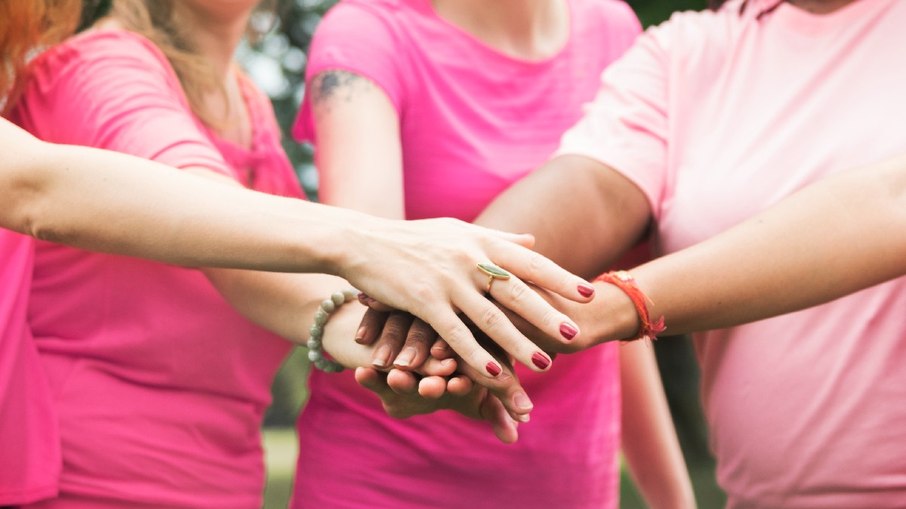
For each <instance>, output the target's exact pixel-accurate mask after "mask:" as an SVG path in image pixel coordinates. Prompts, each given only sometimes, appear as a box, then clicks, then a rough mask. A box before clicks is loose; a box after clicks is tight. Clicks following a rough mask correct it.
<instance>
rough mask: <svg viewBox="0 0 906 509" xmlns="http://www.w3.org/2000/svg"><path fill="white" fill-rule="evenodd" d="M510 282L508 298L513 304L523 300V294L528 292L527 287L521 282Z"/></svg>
mask: <svg viewBox="0 0 906 509" xmlns="http://www.w3.org/2000/svg"><path fill="white" fill-rule="evenodd" d="M511 281H512V283H511V284H510V297H511V298H512V299H513V301H514V302H521V301H522V300H523V299H524V298H525V292H526V291H527V290H528V286H527V285H526V284H525V283H523V282H521V281H514V280H511Z"/></svg>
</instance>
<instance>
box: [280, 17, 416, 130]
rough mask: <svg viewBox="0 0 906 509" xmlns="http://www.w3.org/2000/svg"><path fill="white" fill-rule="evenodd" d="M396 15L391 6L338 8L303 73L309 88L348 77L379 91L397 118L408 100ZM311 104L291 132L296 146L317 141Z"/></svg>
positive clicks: (305, 103) (307, 99)
mask: <svg viewBox="0 0 906 509" xmlns="http://www.w3.org/2000/svg"><path fill="white" fill-rule="evenodd" d="M392 11H393V10H392V9H391V8H389V7H387V6H380V5H378V6H367V5H364V4H361V3H340V4H338V5H336V6H335V7H333V8H332V9H331V10H330V11H329V12H328V13H327V15H326V16H325V17H324V19H323V20H322V21H321V24H320V25H318V29H317V31H316V32H315V35H314V38H313V39H312V43H311V49H310V50H309V54H308V64H307V66H306V69H305V76H306V79H305V82H306V84H310V83H311V80H312V78H314V77H315V76H317V75H318V74H321V73H323V72H325V71H330V70H342V71H348V72H351V73H354V74H357V75H359V76H361V77H363V78H366V79H368V80H369V81H371V82H373V83H374V84H375V85H377V86H378V87H379V88H380V89H381V90H383V91H384V93H385V94H386V95H387V98H388V99H389V100H390V103H391V104H392V105H393V107H394V109H396V111H397V112H399V111H400V109H401V103H402V98H403V96H404V94H403V90H402V83H403V80H402V79H401V77H400V69H399V59H400V56H399V51H398V48H399V41H398V39H397V36H396V34H395V32H394V30H393V21H392V16H393V12H392ZM310 101H311V97H310V94H305V95H304V97H303V99H302V106H301V108H300V111H299V116H298V118H297V119H296V123H295V126H294V127H293V136H294V137H295V138H296V140H298V141H308V142H314V139H315V132H314V119H313V118H312V112H311V102H310Z"/></svg>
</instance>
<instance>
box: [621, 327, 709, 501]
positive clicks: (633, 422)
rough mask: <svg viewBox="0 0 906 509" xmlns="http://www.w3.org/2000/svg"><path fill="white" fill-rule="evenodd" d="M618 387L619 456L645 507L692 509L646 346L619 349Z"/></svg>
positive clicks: (680, 457) (654, 366)
mask: <svg viewBox="0 0 906 509" xmlns="http://www.w3.org/2000/svg"><path fill="white" fill-rule="evenodd" d="M620 387H621V393H622V427H621V429H622V443H623V454H624V455H625V457H626V461H627V462H628V464H629V469H630V471H631V473H632V476H633V479H635V482H636V485H637V486H638V488H639V491H640V492H641V493H642V496H643V497H644V498H645V501H646V502H647V503H648V505H649V507H654V508H668V507H669V508H688V507H694V506H695V497H694V495H693V492H692V483H691V481H690V479H689V474H688V472H687V469H686V464H685V462H684V460H683V455H682V451H681V450H680V447H679V442H678V441H677V438H676V432H675V431H674V428H673V421H672V419H671V418H670V410H669V408H668V407H667V400H666V398H665V397H664V391H663V390H662V388H661V378H660V375H659V374H658V369H657V362H656V360H655V358H654V348H653V346H652V345H651V344H650V343H648V342H635V343H627V344H622V345H620Z"/></svg>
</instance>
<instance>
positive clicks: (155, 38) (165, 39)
mask: <svg viewBox="0 0 906 509" xmlns="http://www.w3.org/2000/svg"><path fill="white" fill-rule="evenodd" d="M0 1H3V0H0ZM176 1H179V0H114V1H113V6H112V9H111V11H110V15H111V16H112V17H113V19H115V20H116V21H117V22H118V23H119V24H120V25H122V27H123V28H125V29H126V30H130V31H132V32H135V33H137V34H139V35H142V36H143V37H145V38H147V39H148V40H150V41H151V42H152V43H154V45H155V46H157V47H158V49H160V50H161V52H163V54H164V56H165V57H166V58H167V60H169V62H170V65H171V66H172V67H173V70H174V71H175V72H176V76H177V77H178V78H179V82H180V84H181V85H182V88H183V91H184V92H185V94H186V98H187V99H188V101H189V106H190V107H191V108H192V111H193V112H194V113H195V114H196V115H198V117H199V118H200V119H201V120H202V122H204V123H205V124H207V125H209V126H212V127H219V125H218V124H219V122H218V119H217V118H216V116H215V115H214V114H213V113H212V112H211V111H209V110H208V108H207V107H206V106H205V101H204V98H205V96H207V95H208V94H210V93H215V94H219V95H220V96H221V98H222V99H223V101H224V104H226V103H227V100H226V92H225V90H224V89H223V84H222V83H221V82H220V81H219V80H218V77H217V75H216V73H215V71H214V68H213V66H212V65H211V64H210V63H209V62H208V61H207V60H206V59H205V58H204V57H202V56H201V55H199V54H198V50H197V48H195V47H194V46H193V45H192V42H191V41H192V39H191V37H190V36H189V33H188V29H189V27H184V26H182V25H181V24H180V23H179V22H178V20H177V16H176V9H175V2H176ZM262 4H263V6H264V8H265V9H271V10H272V9H274V8H275V7H274V6H273V4H274V2H268V1H265V2H262ZM261 8H262V6H259V9H261ZM248 35H249V36H252V37H255V36H259V35H261V34H255V33H248Z"/></svg>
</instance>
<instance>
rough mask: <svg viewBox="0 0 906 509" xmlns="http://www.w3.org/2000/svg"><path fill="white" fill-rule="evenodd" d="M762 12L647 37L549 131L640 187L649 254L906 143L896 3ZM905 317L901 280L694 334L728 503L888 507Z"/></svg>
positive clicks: (905, 498) (904, 10) (903, 42)
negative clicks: (576, 110) (823, 11)
mask: <svg viewBox="0 0 906 509" xmlns="http://www.w3.org/2000/svg"><path fill="white" fill-rule="evenodd" d="M777 4H778V2H777V1H776V0H774V1H766V0H765V1H754V2H753V1H750V2H749V5H748V7H747V8H746V10H745V12H743V13H742V14H741V15H740V14H739V11H740V4H739V2H731V3H730V5H728V6H727V7H726V8H725V9H724V10H722V11H720V12H718V13H710V12H709V13H685V14H677V15H675V16H674V17H673V18H672V19H671V20H670V21H669V22H667V23H665V24H664V25H662V26H660V27H658V28H655V29H652V30H650V31H649V33H647V34H646V35H645V36H644V37H642V38H640V39H639V42H638V43H637V44H636V46H635V47H634V48H633V49H632V50H630V51H629V52H628V53H627V54H626V56H625V58H624V59H622V60H621V61H620V62H619V63H618V64H615V65H614V66H612V67H611V68H610V69H608V71H607V72H606V73H605V74H604V83H603V87H602V88H601V91H600V93H599V95H598V97H597V99H596V100H595V101H594V104H593V105H592V106H591V108H590V110H589V113H588V115H587V116H586V117H585V118H584V119H583V120H582V122H581V123H579V124H578V125H577V127H575V128H574V129H573V130H571V131H570V132H569V133H568V134H567V135H566V137H565V139H564V143H563V146H562V147H561V149H560V152H561V153H570V154H582V155H586V156H589V157H592V158H594V159H597V160H599V161H602V162H604V163H606V164H609V165H611V166H612V167H614V168H616V169H617V170H619V171H620V172H622V173H623V174H625V175H626V176H627V177H629V178H630V179H632V180H633V181H634V182H635V183H636V184H637V185H638V186H639V187H640V188H641V189H642V190H643V191H644V192H645V194H646V195H647V197H648V199H649V200H650V202H651V206H652V211H653V213H654V216H655V217H656V219H657V225H658V233H659V236H660V244H661V246H662V248H663V250H664V251H665V252H671V251H676V250H678V249H681V248H684V247H686V246H689V245H691V244H694V243H696V242H699V241H701V240H703V239H706V238H708V237H710V236H712V235H714V234H716V233H718V232H721V231H723V230H725V229H726V228H728V227H730V226H731V225H733V224H736V223H738V222H740V221H742V220H744V219H746V218H748V217H750V216H752V215H753V214H755V213H757V212H759V211H761V210H764V209H766V208H768V207H769V206H771V205H772V204H774V203H776V202H778V201H779V200H781V199H783V198H784V197H786V196H788V195H789V194H790V193H792V192H794V191H796V190H797V189H801V188H803V187H805V186H807V185H809V184H810V183H812V182H815V181H817V180H819V179H821V178H822V177H824V176H826V175H830V174H833V173H836V172H838V171H841V170H845V169H850V168H854V167H858V166H860V165H863V164H867V163H872V162H876V161H878V160H881V159H884V158H887V157H889V156H893V155H895V154H902V153H904V152H906V130H904V125H903V119H904V118H906V94H904V92H903V90H904V89H903V83H904V82H906V65H904V60H903V48H906V30H904V27H906V2H903V1H902V0H861V1H856V2H853V3H852V4H849V5H848V6H846V7H844V8H842V9H840V10H838V11H836V12H833V13H831V14H827V15H814V14H809V13H807V12H806V11H803V10H801V9H799V8H797V7H795V6H792V5H790V4H788V3H782V4H780V5H779V6H778V5H777ZM775 6H776V9H774V10H773V11H771V10H770V9H771V7H775ZM766 263H770V261H766ZM714 277H716V278H719V277H720V274H715V275H714ZM787 284H789V285H795V284H797V283H796V281H789V282H787ZM904 310H906V279H904V278H900V279H898V280H894V281H891V282H889V283H886V284H883V285H879V286H876V287H874V288H871V289H868V290H865V291H862V292H859V293H857V294H854V295H852V296H849V297H846V298H842V299H839V300H836V301H834V302H831V303H829V304H826V305H823V306H818V307H815V308H812V309H809V310H806V311H801V312H798V313H792V314H788V315H784V316H781V317H777V318H773V319H769V320H763V321H760V322H757V323H753V324H750V325H746V326H742V327H734V328H730V329H725V330H719V331H713V332H708V333H704V334H699V335H698V336H697V338H696V345H697V349H698V354H699V358H700V360H701V364H702V369H703V380H702V398H703V401H704V405H705V412H706V415H707V420H708V422H709V424H710V427H711V443H712V446H713V449H714V451H715V452H716V454H717V458H718V480H719V482H720V484H721V486H723V488H724V489H726V491H727V493H728V495H729V498H730V502H729V505H730V507H734V508H743V507H745V508H778V507H783V508H803V509H805V508H854V507H860V508H862V507H872V508H881V507H903V504H904V503H906V424H904V423H906V369H904V365H906V319H904V317H903V311H904ZM668 326H669V323H668Z"/></svg>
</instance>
